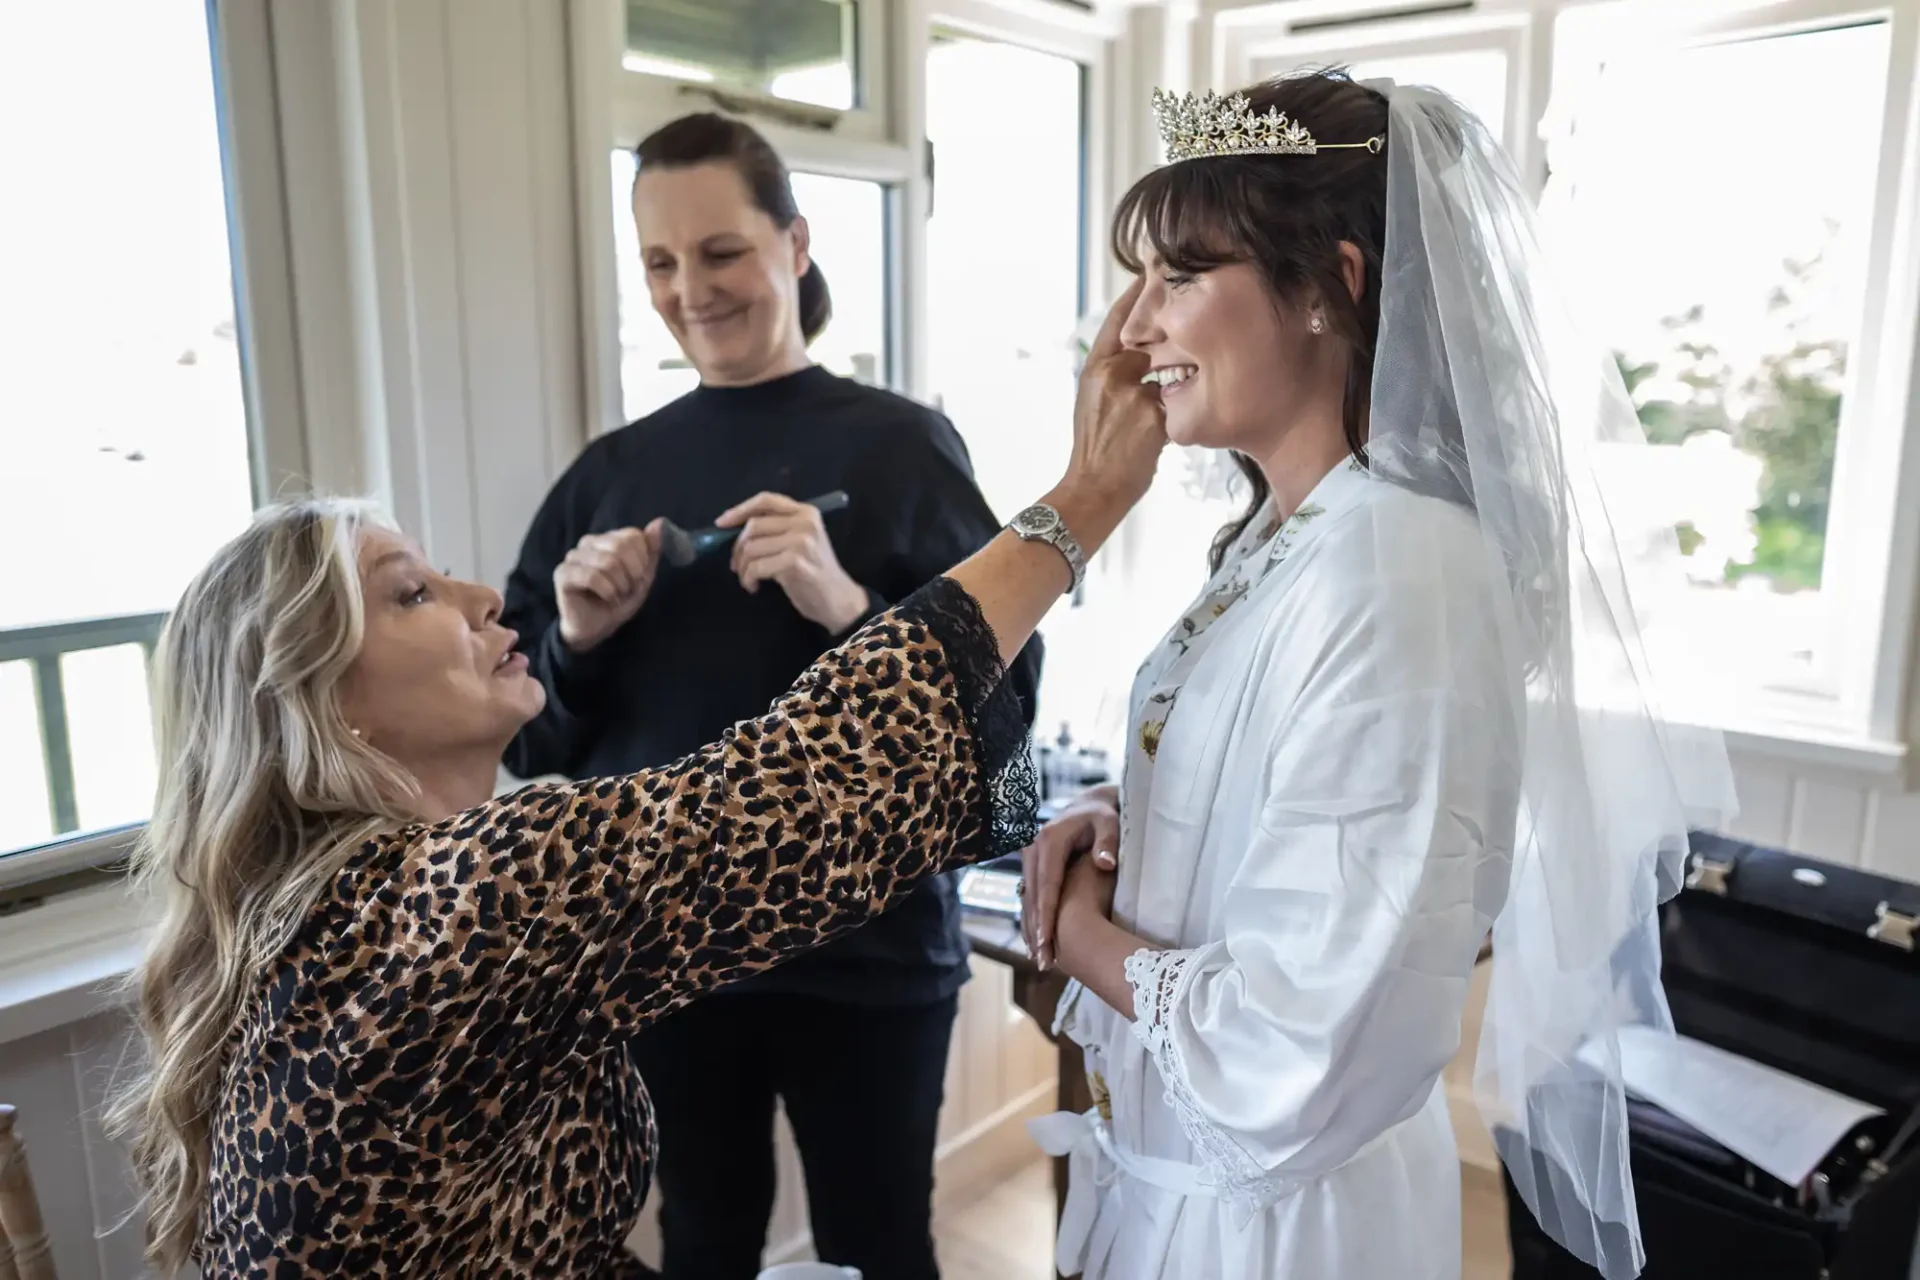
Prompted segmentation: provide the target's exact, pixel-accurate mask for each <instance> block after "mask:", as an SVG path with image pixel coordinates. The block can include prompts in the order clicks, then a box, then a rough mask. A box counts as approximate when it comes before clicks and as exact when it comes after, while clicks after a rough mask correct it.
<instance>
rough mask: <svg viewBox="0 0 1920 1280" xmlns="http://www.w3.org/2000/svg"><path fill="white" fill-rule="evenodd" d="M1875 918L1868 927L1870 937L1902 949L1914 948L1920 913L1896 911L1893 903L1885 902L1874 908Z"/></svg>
mask: <svg viewBox="0 0 1920 1280" xmlns="http://www.w3.org/2000/svg"><path fill="white" fill-rule="evenodd" d="M1873 920H1874V922H1873V924H1871V925H1869V926H1868V927H1867V936H1868V937H1869V938H1872V939H1873V940H1874V941H1875V942H1884V943H1886V944H1887V945H1888V946H1890V947H1898V948H1900V949H1901V950H1902V951H1911V950H1913V945H1914V937H1915V931H1916V930H1920V915H1910V914H1908V913H1907V912H1904V911H1895V910H1894V909H1893V906H1892V904H1891V903H1886V902H1883V903H1881V904H1880V905H1879V906H1877V907H1875V908H1874V909H1873Z"/></svg>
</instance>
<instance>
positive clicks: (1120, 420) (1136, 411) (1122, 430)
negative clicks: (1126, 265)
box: [1052, 280, 1167, 529]
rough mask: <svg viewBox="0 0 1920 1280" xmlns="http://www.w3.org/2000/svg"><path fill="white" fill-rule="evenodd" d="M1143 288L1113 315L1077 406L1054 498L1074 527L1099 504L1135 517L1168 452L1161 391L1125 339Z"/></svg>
mask: <svg viewBox="0 0 1920 1280" xmlns="http://www.w3.org/2000/svg"><path fill="white" fill-rule="evenodd" d="M1140 285H1141V282H1140V281H1139V280H1135V281H1134V282H1133V283H1132V284H1131V285H1129V286H1128V287H1127V291H1126V292H1125V293H1123V294H1121V295H1120V298H1119V300H1118V301H1116V302H1115V303H1114V304H1113V306H1112V307H1111V308H1110V309H1109V310H1108V311H1107V318H1106V320H1105V321H1104V322H1102V323H1101V325H1100V333H1099V336H1098V337H1096V338H1095V339H1094V340H1093V346H1092V348H1091V349H1090V350H1089V351H1088V352H1087V362H1086V364H1085V365H1084V366H1083V367H1082V368H1081V370H1080V385H1079V388H1078V390H1077V391H1076V392H1075V394H1074V400H1073V453H1072V456H1071V458H1070V459H1069V461H1068V463H1067V472H1066V475H1065V477H1064V478H1063V479H1062V480H1061V482H1060V487H1059V489H1057V490H1055V492H1054V494H1053V495H1052V500H1053V502H1054V506H1055V507H1056V508H1057V509H1059V510H1060V512H1061V514H1062V515H1063V516H1065V517H1067V527H1068V528H1070V529H1071V528H1074V520H1073V518H1072V517H1073V514H1074V513H1073V512H1072V511H1071V510H1069V509H1068V508H1069V507H1070V506H1077V505H1083V504H1084V505H1088V506H1092V507H1095V508H1098V509H1100V512H1101V514H1107V513H1108V511H1107V509H1109V508H1111V509H1114V510H1117V511H1118V513H1119V514H1120V515H1125V513H1126V512H1127V511H1130V510H1131V509H1132V508H1133V507H1134V505H1135V504H1136V503H1138V502H1139V501H1140V499H1141V498H1143V497H1145V496H1146V493H1147V489H1148V488H1149V487H1150V486H1151V485H1152V484H1153V475H1154V472H1155V471H1156V470H1157V469H1158V468H1159V465H1160V454H1161V451H1162V450H1164V449H1165V448H1166V446H1167V414H1166V410H1165V409H1164V408H1163V407H1162V406H1161V403H1160V393H1159V390H1158V389H1157V388H1155V387H1151V386H1148V385H1146V384H1145V383H1143V382H1141V378H1143V377H1144V376H1146V373H1147V369H1148V367H1149V361H1148V360H1147V357H1146V355H1145V354H1144V353H1142V352H1139V351H1130V350H1128V349H1127V348H1126V347H1125V346H1124V345H1123V344H1122V343H1121V341H1120V330H1121V329H1122V327H1124V326H1125V324H1126V322H1127V316H1128V315H1130V314H1131V313H1132V311H1133V304H1134V303H1135V301H1137V300H1138V299H1139V297H1140ZM1116 522H1117V521H1116Z"/></svg>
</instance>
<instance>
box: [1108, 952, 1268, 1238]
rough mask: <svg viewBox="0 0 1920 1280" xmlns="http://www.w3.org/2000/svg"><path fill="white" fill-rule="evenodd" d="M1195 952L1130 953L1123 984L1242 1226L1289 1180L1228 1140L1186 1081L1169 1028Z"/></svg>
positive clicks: (1212, 1176)
mask: <svg viewBox="0 0 1920 1280" xmlns="http://www.w3.org/2000/svg"><path fill="white" fill-rule="evenodd" d="M1201 958H1202V953H1201V952H1199V951H1145V950H1142V951H1136V952H1134V953H1133V954H1132V955H1130V956H1128V957H1127V959H1126V966H1125V967H1126V976H1127V984H1128V985H1129V986H1131V987H1132V988H1133V1034H1134V1035H1135V1036H1136V1037H1137V1038H1138V1039H1139V1041H1140V1043H1142V1044H1144V1045H1145V1046H1146V1047H1147V1052H1148V1054H1149V1055H1151V1056H1152V1058H1153V1063H1154V1066H1155V1067H1156V1068H1158V1069H1159V1072H1160V1082H1161V1084H1162V1085H1163V1086H1165V1094H1164V1097H1165V1098H1166V1102H1167V1105H1168V1106H1169V1107H1171V1108H1172V1109H1173V1113H1174V1115H1175V1116H1177V1117H1178V1118H1179V1121H1180V1128H1181V1129H1182V1130H1184V1131H1185V1133H1186V1135H1187V1141H1188V1142H1191V1143H1192V1144H1193V1151H1194V1155H1195V1157H1196V1159H1197V1160H1198V1162H1199V1164H1200V1166H1201V1167H1202V1168H1203V1169H1204V1170H1205V1171H1206V1176H1207V1178H1208V1179H1209V1180H1210V1181H1211V1182H1212V1183H1213V1184H1214V1186H1215V1188H1216V1190H1217V1192H1218V1194H1219V1196H1220V1199H1221V1201H1222V1202H1224V1203H1225V1204H1226V1205H1227V1207H1228V1209H1229V1210H1231V1212H1232V1215H1233V1220H1234V1222H1235V1223H1236V1224H1238V1225H1241V1226H1244V1225H1245V1224H1246V1222H1247V1221H1248V1220H1249V1219H1250V1218H1252V1217H1253V1215H1254V1214H1256V1213H1259V1212H1260V1211H1262V1210H1264V1209H1265V1208H1267V1206H1269V1205H1271V1204H1273V1203H1275V1202H1276V1201H1278V1200H1281V1199H1283V1198H1284V1197H1285V1196H1287V1195H1288V1194H1289V1193H1290V1192H1291V1191H1292V1189H1293V1187H1294V1185H1295V1184H1294V1183H1293V1181H1292V1180H1290V1179H1287V1178H1283V1177H1280V1176H1279V1175H1277V1174H1272V1173H1268V1172H1267V1171H1266V1170H1265V1169H1264V1168H1262V1167H1261V1165H1260V1163H1259V1162H1258V1161H1256V1160H1255V1159H1254V1158H1253V1157H1252V1156H1250V1155H1248V1154H1247V1152H1246V1149H1245V1148H1243V1147H1242V1146H1241V1145H1240V1144H1239V1143H1238V1142H1236V1141H1234V1138H1233V1135H1232V1134H1230V1133H1228V1132H1227V1131H1226V1130H1224V1129H1222V1128H1220V1126H1218V1125H1216V1124H1214V1123H1213V1121H1211V1120H1209V1119H1207V1117H1206V1113H1205V1112H1204V1111H1202V1110H1201V1107H1200V1103H1199V1100H1198V1099H1197V1098H1195V1097H1194V1094H1193V1089H1192V1087H1191V1086H1190V1085H1189V1084H1188V1081H1187V1070H1186V1064H1185V1062H1184V1061H1183V1060H1182V1057H1181V1053H1180V1045H1179V1042H1178V1040H1176V1039H1175V1037H1174V1036H1173V1034H1172V1032H1171V1023H1172V1020H1173V1016H1174V1012H1175V1010H1177V1009H1178V1008H1179V1007H1180V1002H1181V1000H1182V999H1183V998H1184V997H1185V995H1186V990H1187V987H1188V985H1189V984H1190V983H1191V981H1192V979H1193V976H1194V975H1195V974H1197V973H1198V972H1199V971H1200V969H1201V965H1200V964H1199V961H1200V960H1201Z"/></svg>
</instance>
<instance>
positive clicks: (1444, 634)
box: [1034, 464, 1520, 1280]
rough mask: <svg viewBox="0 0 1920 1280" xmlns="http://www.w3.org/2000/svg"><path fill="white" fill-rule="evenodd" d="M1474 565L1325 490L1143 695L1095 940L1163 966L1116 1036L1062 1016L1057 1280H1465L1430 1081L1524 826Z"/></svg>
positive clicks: (1075, 996) (1469, 551)
mask: <svg viewBox="0 0 1920 1280" xmlns="http://www.w3.org/2000/svg"><path fill="white" fill-rule="evenodd" d="M1262 524H1264V525H1265V526H1266V527H1265V528H1261V527H1260V526H1261V525H1262ZM1269 532H1271V536H1270V537H1266V538H1265V539H1264V540H1263V537H1262V535H1263V534H1267V533H1269ZM1484 556H1485V552H1484V550H1483V543H1482V540H1481V538H1480V536H1479V534H1478V532H1477V530H1476V528H1475V527H1474V524H1473V519H1472V517H1471V516H1470V515H1469V514H1468V513H1467V512H1465V511H1463V510H1461V509H1460V508H1458V507H1455V506H1451V505H1449V504H1447V503H1444V502H1441V501H1439V500H1437V499H1432V498H1426V497H1421V496H1417V495H1414V494H1411V493H1409V492H1406V491H1405V490H1402V489H1399V488H1396V487H1394V486H1392V485H1390V484H1388V483H1385V482H1383V481H1379V480H1375V479H1374V478H1372V477H1371V476H1369V475H1368V474H1367V473H1365V472H1364V471H1362V470H1360V469H1358V468H1357V466H1354V465H1352V464H1345V465H1342V466H1340V467H1336V468H1335V470H1334V471H1333V472H1332V473H1330V474H1329V475H1328V476H1327V477H1326V478H1325V479H1324V480H1323V481H1322V482H1321V483H1320V485H1319V486H1318V487H1317V488H1316V489H1315V490H1314V492H1313V494H1312V495H1311V496H1310V497H1309V498H1308V500H1307V502H1306V503H1304V504H1303V505H1302V507H1301V511H1300V513H1299V514H1298V515H1296V517H1295V518H1293V519H1291V520H1289V521H1287V522H1286V524H1284V525H1281V526H1279V528H1278V530H1277V531H1272V519H1271V515H1270V514H1269V515H1268V516H1266V517H1265V518H1264V519H1263V520H1261V521H1256V523H1255V526H1254V527H1250V529H1249V530H1248V533H1247V534H1246V535H1244V536H1243V537H1242V538H1241V540H1240V542H1239V544H1238V545H1237V546H1236V548H1235V549H1234V552H1233V553H1232V555H1231V556H1230V557H1229V561H1228V563H1227V564H1226V565H1225V566H1224V567H1223V569H1222V571H1221V573H1220V574H1218V575H1216V576H1215V578H1214V580H1213V581H1212V583H1210V584H1209V588H1208V591H1207V592H1206V593H1203V595H1202V597H1201V599H1200V601H1199V602H1198V603H1197V604H1196V605H1195V607H1194V609H1193V610H1190V611H1189V613H1188V614H1187V615H1186V616H1185V617H1183V618H1182V620H1181V621H1180V622H1179V623H1178V624H1176V626H1175V628H1174V631H1173V632H1172V633H1171V634H1170V635H1169V637H1168V640H1167V641H1166V642H1165V644H1164V645H1163V647H1162V648H1161V649H1159V650H1156V652H1155V655H1154V656H1153V657H1150V658H1149V660H1148V662H1147V665H1146V666H1145V667H1143V668H1142V671H1141V676H1140V679H1139V681H1138V682H1137V683H1136V686H1135V690H1134V703H1133V708H1132V714H1133V720H1134V723H1133V726H1132V731H1131V732H1130V740H1131V751H1130V758H1129V761H1128V767H1127V770H1126V775H1125V781H1124V783H1123V787H1122V811H1123V816H1122V828H1123V836H1122V843H1121V868H1120V878H1119V884H1118V886H1117V891H1116V898H1115V911H1114V918H1115V919H1116V920H1118V921H1119V922H1121V923H1122V924H1124V925H1125V926H1127V927H1128V928H1130V929H1131V930H1132V931H1133V932H1135V933H1138V934H1140V935H1141V936H1143V937H1145V938H1147V939H1148V940H1150V941H1151V942H1153V943H1154V944H1156V945H1157V946H1161V947H1165V948H1168V950H1164V951H1158V952H1143V953H1141V954H1139V955H1136V956H1135V957H1134V958H1133V959H1132V960H1131V961H1129V963H1128V966H1127V970H1128V979H1129V981H1130V982H1131V983H1132V984H1133V986H1134V989H1135V1009H1134V1010H1133V1011H1132V1012H1133V1013H1134V1014H1135V1020H1134V1021H1132V1022H1129V1021H1128V1020H1127V1019H1126V1018H1123V1017H1121V1016H1119V1015H1118V1014H1117V1013H1115V1012H1114V1011H1113V1010H1112V1009H1109V1008H1108V1007H1107V1006H1106V1005H1105V1004H1104V1003H1102V1002H1101V1001H1100V1000H1099V999H1098V998H1097V997H1096V996H1094V995H1093V994H1092V993H1091V992H1089V991H1086V990H1084V989H1082V988H1080V987H1078V986H1077V985H1075V986H1072V987H1070V988H1069V990H1068V992H1067V994H1066V996H1065V997H1064V998H1063V1000H1062V1002H1061V1008H1060V1026H1061V1029H1062V1030H1063V1031H1064V1032H1065V1033H1066V1034H1068V1035H1070V1036H1071V1037H1072V1038H1073V1039H1074V1040H1075V1041H1076V1042H1078V1043H1079V1044H1080V1045H1082V1046H1083V1047H1084V1049H1085V1051H1086V1059H1087V1067H1088V1073H1089V1078H1090V1082H1091V1083H1092V1085H1093V1089H1094V1096H1095V1098H1096V1099H1098V1100H1099V1102H1100V1105H1099V1106H1097V1107H1096V1108H1095V1109H1094V1110H1093V1111H1090V1112H1088V1113H1087V1115H1086V1116H1084V1117H1082V1116H1071V1115H1066V1114H1060V1115H1055V1116H1051V1117H1046V1118H1044V1119H1042V1120H1040V1121H1037V1122H1035V1126H1034V1130H1035V1133H1036V1136H1038V1137H1039V1138H1040V1140H1041V1143H1042V1145H1043V1146H1045V1147H1047V1148H1048V1149H1049V1150H1050V1151H1052V1152H1053V1153H1055V1154H1070V1155H1071V1156H1072V1161H1071V1166H1070V1167H1071V1171H1072V1182H1071V1189H1070V1192H1069V1200H1068V1205H1067V1208H1066V1211H1065V1213H1064V1215H1063V1217H1062V1222H1061V1230H1060V1237H1059V1251H1058V1259H1057V1261H1058V1263H1059V1266H1060V1268H1061V1270H1062V1271H1063V1272H1064V1273H1066V1274H1075V1273H1084V1274H1085V1275H1086V1276H1087V1277H1089V1278H1090V1280H1174V1278H1178V1280H1256V1278H1260V1280H1264V1278H1268V1277H1272V1278H1275V1280H1279V1278H1285V1280H1425V1278H1428V1277H1431V1278H1432V1280H1452V1278H1454V1277H1457V1276H1458V1275H1459V1273H1460V1195H1459V1188H1460V1183H1459V1163H1458V1156H1457V1153H1456V1151H1455V1148H1454V1139H1453V1132H1452V1129H1451V1126H1450V1123H1449V1119H1448V1112H1447V1107H1446V1103H1445V1097H1444V1093H1443V1091H1442V1088H1441V1085H1440V1075H1441V1070H1442V1068H1443V1067H1444V1066H1445V1065H1446V1063H1447V1062H1448V1060H1449V1059H1450V1058H1451V1057H1452V1056H1453V1054H1454V1051H1455V1048H1456V1047H1457V1043H1458V1040H1459V1030H1460V1017H1461V1010H1462V1006H1463V1004H1464V1001H1465V998H1466V991H1467V982H1468V977H1469V974H1470V972H1471V970H1472V967H1473V963H1474V959H1475V956H1476V954H1477V952H1478V949H1479V946H1480V944H1481V942H1482V940H1483V939H1484V938H1485V936H1486V934H1487V930H1488V928H1489V926H1490V925H1491V923H1492V920H1493V918H1494V916H1495V915H1497V914H1498V912H1499V910H1500V907H1501V905H1502V903H1503V902H1504V899H1505V894H1506V885H1507V869H1508V867H1509V865H1510V861H1511V853H1512V842H1513V829H1514V817H1515V810H1516V808H1517V804H1518V801H1517V794H1516V791H1517V786H1518V779H1517V778H1516V777H1515V776H1513V770H1512V766H1511V762H1512V761H1514V760H1515V759H1517V749H1516V742H1517V735H1518V734H1519V732H1520V730H1519V728H1518V726H1517V724H1516V717H1515V714H1514V713H1515V709H1516V708H1517V707H1518V706H1519V705H1520V702H1519V692H1518V691H1519V688H1520V673H1519V671H1518V668H1517V666H1516V665H1515V664H1514V663H1512V662H1511V661H1510V660H1509V658H1508V655H1507V653H1506V651H1505V650H1504V648H1503V646H1502V643H1501V641H1500V638H1499V637H1498V635H1496V634H1495V628H1494V623H1493V621H1492V619H1493V618H1494V617H1495V615H1496V611H1495V610H1493V609H1492V608H1489V607H1487V606H1488V602H1489V600H1491V599H1492V598H1493V597H1492V596H1491V594H1490V593H1493V592H1495V591H1503V590H1505V587H1504V584H1503V583H1501V582H1500V581H1499V580H1498V574H1497V571H1496V570H1495V569H1494V568H1493V567H1490V566H1488V565H1486V564H1485V563H1484V562H1483V557H1484ZM1196 620H1197V623H1196ZM1156 717H1163V718H1164V723H1163V724H1162V723H1159V721H1158V720H1157V719H1156ZM1502 761H1504V762H1508V763H1507V764H1506V765H1496V764H1495V762H1502Z"/></svg>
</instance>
